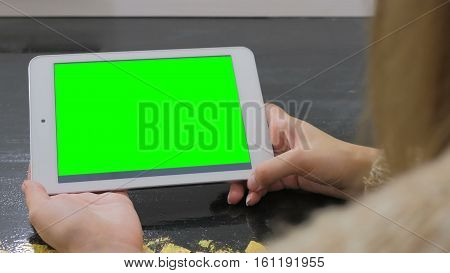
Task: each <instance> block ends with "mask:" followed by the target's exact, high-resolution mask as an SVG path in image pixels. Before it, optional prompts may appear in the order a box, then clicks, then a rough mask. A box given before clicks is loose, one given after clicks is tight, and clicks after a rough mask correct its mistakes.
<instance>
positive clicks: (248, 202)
mask: <svg viewBox="0 0 450 273" xmlns="http://www.w3.org/2000/svg"><path fill="white" fill-rule="evenodd" d="M252 197H253V193H249V194H248V195H247V198H246V199H245V205H246V206H247V207H250V206H253V205H254V201H253V198H252Z"/></svg>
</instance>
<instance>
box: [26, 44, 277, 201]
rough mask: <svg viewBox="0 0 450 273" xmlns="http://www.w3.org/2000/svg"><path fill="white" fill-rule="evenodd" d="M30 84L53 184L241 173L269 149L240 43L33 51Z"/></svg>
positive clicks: (38, 165) (106, 185)
mask: <svg viewBox="0 0 450 273" xmlns="http://www.w3.org/2000/svg"><path fill="white" fill-rule="evenodd" d="M29 89H30V124H31V125H30V126H31V129H30V134H31V136H30V139H31V169H32V179H33V180H35V181H38V182H40V183H41V184H43V185H44V187H45V188H46V189H47V191H48V192H49V193H50V194H56V193H66V192H82V191H106V190H120V189H129V188H140V187H156V186H171V185H184V184H194V183H209V182H219V181H230V180H239V179H247V178H248V176H249V175H250V173H251V170H252V168H254V167H255V166H257V165H258V164H259V163H260V162H262V161H264V160H267V159H270V158H272V157H273V152H272V146H271V144H270V141H269V135H268V128H267V123H266V118H265V112H264V105H263V99H262V95H261V88H260V84H259V80H258V74H257V71H256V65H255V60H254V56H253V54H252V52H251V51H250V50H249V49H247V48H243V47H231V48H206V49H181V50H179V49H177V50H157V51H139V52H115V53H87V54H70V55H52V56H38V57H36V58H34V59H32V60H31V62H30V65H29Z"/></svg>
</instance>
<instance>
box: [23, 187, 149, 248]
mask: <svg viewBox="0 0 450 273" xmlns="http://www.w3.org/2000/svg"><path fill="white" fill-rule="evenodd" d="M22 190H23V192H24V193H25V199H26V203H27V207H28V209H29V215H30V222H31V224H32V225H33V226H34V228H35V229H36V231H37V233H38V234H39V235H40V236H41V238H42V239H43V240H44V241H45V242H46V243H48V244H49V245H51V246H52V247H53V248H55V249H56V250H57V251H59V252H142V243H143V238H142V234H143V233H142V227H141V223H140V221H139V217H138V215H137V213H136V211H135V209H134V206H133V203H132V202H131V200H130V199H129V198H128V194H127V193H126V192H106V193H102V194H95V193H79V194H59V195H54V196H49V195H48V194H47V192H46V190H45V189H44V187H43V186H42V185H41V184H39V183H37V182H34V181H30V180H25V181H24V183H23V185H22Z"/></svg>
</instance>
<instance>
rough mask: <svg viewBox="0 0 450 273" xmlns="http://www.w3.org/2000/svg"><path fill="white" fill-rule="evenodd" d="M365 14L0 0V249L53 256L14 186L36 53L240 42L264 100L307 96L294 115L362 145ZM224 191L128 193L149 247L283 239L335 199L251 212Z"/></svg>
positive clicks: (22, 167) (350, 8) (274, 5)
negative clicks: (306, 104) (250, 56)
mask: <svg viewBox="0 0 450 273" xmlns="http://www.w3.org/2000/svg"><path fill="white" fill-rule="evenodd" d="M373 9H374V2H373V0H265V1H264V0H228V1H218V0H157V1H153V0H127V1H120V0H110V1H108V0H78V1H69V0H0V219H1V220H0V251H11V252H33V251H35V252H36V251H37V252H39V251H51V249H50V248H48V247H47V246H46V245H45V243H44V242H42V240H40V238H39V236H37V235H36V234H35V232H34V230H33V229H32V227H31V226H30V224H29V223H28V218H27V210H26V207H25V205H24V202H23V196H22V193H21V191H20V185H21V182H22V181H23V178H24V177H25V173H26V170H27V166H28V164H29V121H28V76H27V67H28V62H29V61H30V59H31V58H33V57H34V56H37V55H45V54H55V53H58V54H59V53H76V52H89V51H97V52H100V51H103V52H104V51H129V50H152V49H175V48H200V47H223V46H246V47H248V48H250V49H251V50H252V51H253V52H254V53H255V57H256V62H257V67H258V73H259V77H260V82H261V87H262V91H263V96H264V99H265V101H269V100H275V103H278V104H279V105H282V106H283V105H284V106H286V105H288V103H289V102H292V101H294V102H298V104H297V105H300V103H301V102H302V101H311V102H312V108H311V110H310V111H309V112H308V113H307V114H306V115H303V116H300V118H303V119H305V120H307V121H308V122H310V123H312V124H313V125H315V126H317V127H319V128H320V129H322V130H324V131H326V132H327V133H330V134H332V135H333V136H336V137H337V138H340V139H343V140H346V141H353V142H362V141H363V140H361V139H358V138H356V135H357V131H358V126H359V120H358V116H359V115H360V114H361V109H362V105H363V101H364V87H365V78H364V72H365V65H366V62H365V54H366V52H365V50H364V48H365V47H366V45H367V43H368V34H369V30H370V25H369V22H370V16H371V14H372V13H373ZM286 110H287V111H289V112H290V113H291V114H293V115H298V112H297V111H296V109H293V108H289V109H286ZM227 189H228V186H227V184H226V183H221V184H212V185H197V186H185V187H172V188H158V189H142V190H135V191H131V192H130V197H131V199H132V201H133V203H134V205H135V207H136V210H137V211H138V214H139V216H140V218H141V222H142V224H143V227H144V233H145V242H146V244H147V246H148V247H149V248H150V249H152V250H154V251H161V250H162V249H163V248H164V246H165V245H166V244H167V243H168V242H170V243H173V244H175V245H177V246H179V247H182V248H183V249H188V250H190V251H211V252H213V251H218V250H220V251H233V252H243V251H245V249H246V247H247V246H248V244H249V242H251V241H257V242H262V243H263V244H264V243H265V242H266V241H268V240H270V239H272V238H274V237H276V236H282V234H283V232H284V231H283V227H285V226H286V224H301V223H303V222H305V221H307V219H308V217H309V215H311V213H312V212H315V211H316V210H318V209H320V208H322V207H324V206H330V205H339V204H342V203H343V202H342V201H340V200H337V199H333V198H329V197H324V196H320V195H315V194H312V193H305V192H302V191H283V192H277V193H272V194H269V195H268V196H267V197H265V198H264V199H263V200H262V202H261V203H260V204H258V205H257V206H255V207H252V208H247V207H246V206H245V204H244V203H243V202H242V203H240V204H239V205H237V206H229V205H228V204H227V202H226V194H227ZM124 232H126V231H124ZM204 241H208V242H209V241H210V244H208V246H207V247H205V246H204V245H205V244H203V243H201V242H204Z"/></svg>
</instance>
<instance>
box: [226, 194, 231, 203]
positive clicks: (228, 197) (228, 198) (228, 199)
mask: <svg viewBox="0 0 450 273" xmlns="http://www.w3.org/2000/svg"><path fill="white" fill-rule="evenodd" d="M227 203H228V205H231V202H230V194H228V196H227Z"/></svg>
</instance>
